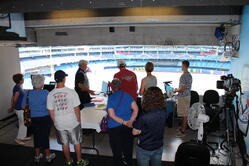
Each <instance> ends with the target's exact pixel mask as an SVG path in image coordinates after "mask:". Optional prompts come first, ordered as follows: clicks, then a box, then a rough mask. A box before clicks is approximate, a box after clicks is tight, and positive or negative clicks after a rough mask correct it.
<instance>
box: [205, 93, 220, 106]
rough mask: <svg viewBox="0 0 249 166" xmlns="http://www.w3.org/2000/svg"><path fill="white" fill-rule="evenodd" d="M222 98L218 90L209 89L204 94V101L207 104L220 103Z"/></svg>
mask: <svg viewBox="0 0 249 166" xmlns="http://www.w3.org/2000/svg"><path fill="white" fill-rule="evenodd" d="M219 100H220V96H219V93H218V92H217V91H216V90H207V91H205V93H204V95H203V102H204V103H206V104H208V105H209V104H218V103H219Z"/></svg>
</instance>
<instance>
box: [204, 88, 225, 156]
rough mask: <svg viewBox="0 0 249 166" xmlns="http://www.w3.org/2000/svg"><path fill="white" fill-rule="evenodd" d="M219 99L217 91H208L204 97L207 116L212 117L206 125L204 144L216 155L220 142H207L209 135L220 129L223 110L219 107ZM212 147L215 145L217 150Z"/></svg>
mask: <svg viewBox="0 0 249 166" xmlns="http://www.w3.org/2000/svg"><path fill="white" fill-rule="evenodd" d="M219 98H220V96H219V93H218V92H217V91H215V90H207V91H205V93H204V95H203V103H204V106H205V110H206V114H207V115H208V116H209V117H210V120H209V122H208V123H205V124H204V135H203V142H204V143H205V144H206V145H207V146H208V147H209V148H210V149H211V150H212V153H213V154H215V149H217V148H218V147H219V144H218V142H207V135H208V134H209V133H210V132H214V131H217V130H218V129H219V128H220V125H219V124H220V120H219V114H220V110H221V109H220V107H219V106H218V105H217V104H218V103H219ZM211 145H215V148H213V147H212V146H211Z"/></svg>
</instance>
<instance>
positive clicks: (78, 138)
mask: <svg viewBox="0 0 249 166" xmlns="http://www.w3.org/2000/svg"><path fill="white" fill-rule="evenodd" d="M57 142H58V143H59V144H69V143H71V144H73V145H76V144H80V143H81V142H82V133H81V127H80V125H78V126H76V127H75V128H73V129H71V130H57Z"/></svg>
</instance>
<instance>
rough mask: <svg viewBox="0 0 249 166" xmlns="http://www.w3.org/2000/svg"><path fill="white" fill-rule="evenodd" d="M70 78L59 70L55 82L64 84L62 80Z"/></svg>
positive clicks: (55, 75) (55, 74)
mask: <svg viewBox="0 0 249 166" xmlns="http://www.w3.org/2000/svg"><path fill="white" fill-rule="evenodd" d="M66 76H68V75H67V74H66V73H65V72H64V71H63V70H58V71H56V72H55V73H54V80H55V81H56V82H57V83H58V82H62V80H63V79H64V78H65V77H66Z"/></svg>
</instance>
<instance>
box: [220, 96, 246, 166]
mask: <svg viewBox="0 0 249 166" xmlns="http://www.w3.org/2000/svg"><path fill="white" fill-rule="evenodd" d="M234 98H235V103H236V105H235V106H234V104H233V100H234ZM224 104H225V105H224V107H223V110H224V111H225V121H226V123H225V125H226V126H225V127H226V130H225V131H226V132H225V139H224V141H223V142H222V143H221V147H222V148H223V147H224V148H225V149H226V150H228V152H229V154H230V159H231V165H232V166H235V164H236V161H235V151H234V149H235V147H236V145H237V146H238V148H239V152H240V154H241V159H242V163H243V166H246V165H247V163H248V161H247V160H246V159H245V154H246V146H245V141H244V138H243V134H242V132H241V131H240V129H239V125H238V121H237V120H238V116H239V109H238V107H239V101H238V96H237V95H236V94H235V93H234V94H230V95H225V97H224ZM229 120H230V121H229ZM229 122H231V123H229ZM225 143H226V145H227V146H225V145H224V146H223V144H225Z"/></svg>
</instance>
